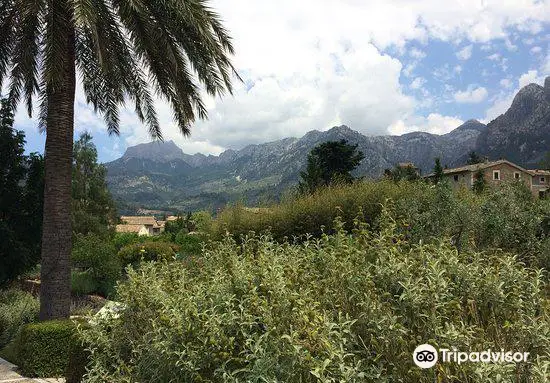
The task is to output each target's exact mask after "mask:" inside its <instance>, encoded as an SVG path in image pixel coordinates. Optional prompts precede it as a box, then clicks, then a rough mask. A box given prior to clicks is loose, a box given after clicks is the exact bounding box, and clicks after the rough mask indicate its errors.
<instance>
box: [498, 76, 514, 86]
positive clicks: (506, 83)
mask: <svg viewBox="0 0 550 383" xmlns="http://www.w3.org/2000/svg"><path fill="white" fill-rule="evenodd" d="M500 86H502V87H503V88H510V87H511V86H512V81H511V80H509V79H507V78H503V79H502V80H500Z"/></svg>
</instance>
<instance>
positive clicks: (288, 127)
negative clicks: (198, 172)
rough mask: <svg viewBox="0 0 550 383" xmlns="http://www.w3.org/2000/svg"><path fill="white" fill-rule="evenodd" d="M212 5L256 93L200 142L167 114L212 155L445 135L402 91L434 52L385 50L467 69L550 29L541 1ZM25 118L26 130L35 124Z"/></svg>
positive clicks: (139, 132)
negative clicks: (341, 130)
mask: <svg viewBox="0 0 550 383" xmlns="http://www.w3.org/2000/svg"><path fill="white" fill-rule="evenodd" d="M211 5H212V6H213V8H214V9H216V11H218V12H219V13H220V14H221V15H222V16H223V19H224V20H225V26H226V27H227V29H228V30H229V31H230V34H231V35H232V36H233V39H234V45H235V49H236V56H235V59H234V63H235V65H236V67H237V68H238V71H239V73H240V74H241V75H242V77H243V78H244V79H245V81H246V82H247V83H248V84H251V88H250V89H248V90H247V88H246V87H245V86H244V85H242V84H239V85H237V86H236V90H235V96H234V97H230V96H228V97H225V98H223V99H221V100H220V99H215V100H210V99H209V115H210V119H209V120H208V121H200V122H197V123H196V124H195V125H194V126H193V129H192V136H191V137H190V138H183V137H182V136H181V134H180V133H179V132H178V129H177V127H176V126H175V125H174V123H173V122H172V118H171V116H172V113H171V112H170V109H169V107H168V106H167V105H166V104H165V103H163V102H161V101H158V102H157V105H158V110H159V118H160V120H161V125H162V127H163V131H164V136H165V138H166V139H175V140H176V141H177V142H178V143H179V144H181V145H182V146H185V148H186V150H189V151H195V150H201V151H202V150H204V151H207V152H212V153H216V152H219V151H220V150H222V149H223V148H227V147H240V146H243V145H246V144H249V143H255V142H264V141H267V140H273V139H279V138H282V137H287V136H300V135H301V134H303V133H305V132H306V131H308V130H311V129H324V128H328V127H330V125H331V124H336V123H346V124H348V125H350V126H351V127H352V128H354V129H357V130H360V131H362V132H364V133H367V134H381V133H385V132H386V131H387V129H388V127H389V126H395V124H397V122H398V121H405V122H404V124H406V126H418V127H419V128H420V129H436V128H435V127H434V126H435V125H434V124H431V125H430V122H429V121H430V118H429V117H427V118H425V120H423V119H424V118H423V117H418V118H419V119H420V120H421V121H420V122H418V121H414V122H411V121H413V120H414V118H415V117H414V116H415V108H417V107H418V106H419V105H423V103H424V100H415V99H414V98H413V97H410V96H408V95H406V94H405V93H404V91H403V87H404V86H406V85H405V84H409V83H411V81H410V80H409V79H407V80H406V81H403V83H400V75H401V74H403V75H404V76H411V77H416V76H415V71H416V68H417V66H418V65H419V63H418V61H419V60H421V59H422V58H423V57H422V56H423V54H425V53H424V52H423V51H422V50H420V49H417V51H415V50H411V51H410V52H409V55H410V57H411V58H412V59H413V60H412V61H404V60H403V62H401V61H400V60H398V59H396V58H394V57H391V56H390V55H388V54H383V53H382V52H384V49H386V48H390V47H391V48H392V52H401V51H403V50H404V49H405V50H406V46H407V42H411V41H414V42H418V43H420V44H421V46H423V45H422V44H425V43H427V42H428V40H429V39H437V40H442V41H445V42H450V43H455V42H460V44H464V45H466V47H465V48H463V49H462V50H463V51H464V52H463V53H461V54H460V56H461V57H462V58H463V60H466V59H468V58H470V57H471V55H472V50H473V47H472V45H470V44H473V43H480V44H483V46H485V47H487V48H491V46H492V42H493V41H494V40H495V39H500V40H502V39H506V38H507V37H508V34H509V32H510V31H511V30H514V29H519V28H524V27H525V26H528V25H534V24H533V23H538V24H540V25H542V23H545V22H549V21H550V2H548V1H537V0H524V1H517V0H501V1H499V2H498V6H496V5H494V4H490V3H489V2H486V1H482V2H480V1H479V0H463V1H449V2H446V1H441V0H423V1H414V2H412V1H408V2H406V3H405V2H404V1H403V0H372V1H367V2H365V1H359V0H315V1H314V0H302V1H299V2H296V1H294V0H278V1H274V0H271V1H269V0H265V1H257V0H240V1H237V2H228V1H223V0H214V1H213V2H212V4H211ZM534 28H535V27H534ZM537 28H538V27H537ZM531 29H532V28H531ZM505 41H506V40H505ZM508 42H509V43H510V44H512V43H511V42H510V41H508ZM512 45H513V44H512ZM464 49H465V50H464ZM476 49H477V46H476ZM481 49H483V47H482V48H481ZM403 65H405V68H403ZM548 66H549V67H550V64H548ZM458 67H459V66H455V65H454V63H451V64H450V66H447V67H445V68H443V69H441V73H440V74H441V77H440V78H441V79H442V80H443V78H444V77H447V78H452V77H453V76H456V73H460V69H457V68H458ZM460 68H461V69H462V67H461V66H460ZM414 81H416V80H413V81H412V83H414ZM411 85H412V84H411ZM472 92H473V91H472ZM478 92H479V90H478ZM77 95H78V97H77V113H76V121H77V129H83V128H86V129H88V130H92V131H94V129H95V130H96V131H97V130H104V124H103V122H102V120H101V118H100V117H98V116H95V115H94V114H93V113H92V112H91V109H90V108H89V107H86V106H83V104H81V102H83V100H84V99H83V97H82V94H81V91H78V92H77ZM477 97H479V95H477ZM19 115H20V114H19V113H18V122H19V123H21V124H23V125H25V126H26V124H28V123H29V120H28V119H25V118H24V117H19ZM434 116H437V115H434ZM442 118H443V117H442ZM452 118H453V117H451V119H452ZM435 120H436V117H432V121H435ZM121 121H122V126H121V130H122V133H123V137H127V142H128V143H137V142H143V141H147V140H148V139H149V138H148V136H147V132H146V129H145V128H143V127H142V126H140V124H139V123H138V122H137V119H136V118H135V116H134V115H133V113H132V112H131V111H123V112H122V113H121ZM422 121H424V122H422ZM438 126H439V125H438ZM445 126H446V125H445ZM121 146H122V145H121Z"/></svg>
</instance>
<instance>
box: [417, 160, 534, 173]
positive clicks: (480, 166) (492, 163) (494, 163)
mask: <svg viewBox="0 0 550 383" xmlns="http://www.w3.org/2000/svg"><path fill="white" fill-rule="evenodd" d="M502 164H507V165H510V166H512V167H514V168H516V169H518V170H521V171H522V172H525V173H529V170H526V169H524V168H522V167H521V166H519V165H516V164H514V163H513V162H510V161H508V160H498V161H487V162H480V163H478V164H473V165H465V166H460V167H458V168H452V169H443V174H455V173H464V172H477V171H479V170H483V169H487V168H491V167H493V166H497V165H502ZM433 175H434V173H430V174H428V175H426V177H433Z"/></svg>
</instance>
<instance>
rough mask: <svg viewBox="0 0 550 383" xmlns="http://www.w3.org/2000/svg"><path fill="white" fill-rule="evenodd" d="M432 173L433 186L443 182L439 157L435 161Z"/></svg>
mask: <svg viewBox="0 0 550 383" xmlns="http://www.w3.org/2000/svg"><path fill="white" fill-rule="evenodd" d="M433 173H434V177H433V181H434V184H436V185H437V184H438V183H440V182H441V181H442V180H443V166H441V160H440V159H439V157H438V158H436V159H435V164H434V169H433Z"/></svg>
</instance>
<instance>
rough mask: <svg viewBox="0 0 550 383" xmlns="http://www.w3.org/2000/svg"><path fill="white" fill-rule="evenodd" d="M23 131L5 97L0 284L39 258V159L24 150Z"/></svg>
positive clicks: (0, 140)
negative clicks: (14, 124)
mask: <svg viewBox="0 0 550 383" xmlns="http://www.w3.org/2000/svg"><path fill="white" fill-rule="evenodd" d="M24 145H25V134H24V133H23V132H21V131H16V130H14V129H13V112H12V110H11V108H10V106H9V103H8V101H7V100H5V99H4V100H2V101H1V106H0V238H1V240H0V284H3V283H5V282H7V281H9V280H11V279H13V278H15V277H16V276H18V275H19V274H21V273H22V272H24V271H26V270H27V269H28V268H30V267H32V266H34V265H35V264H36V263H37V262H38V260H39V258H40V235H41V227H42V203H43V198H42V195H43V194H42V190H43V188H44V185H43V182H44V177H43V171H44V168H43V161H42V157H41V156H40V155H38V154H34V153H33V154H31V155H29V156H27V155H25V154H24Z"/></svg>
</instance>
